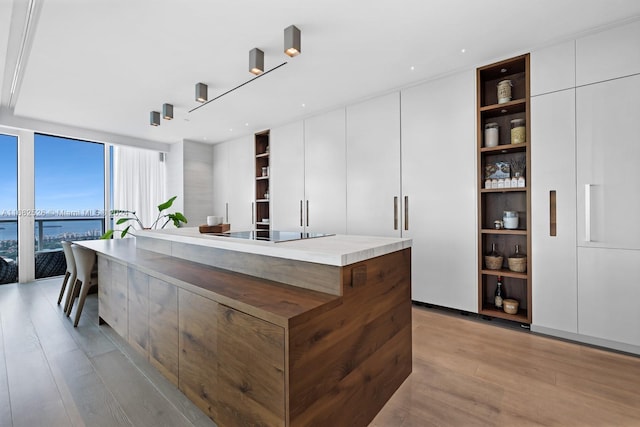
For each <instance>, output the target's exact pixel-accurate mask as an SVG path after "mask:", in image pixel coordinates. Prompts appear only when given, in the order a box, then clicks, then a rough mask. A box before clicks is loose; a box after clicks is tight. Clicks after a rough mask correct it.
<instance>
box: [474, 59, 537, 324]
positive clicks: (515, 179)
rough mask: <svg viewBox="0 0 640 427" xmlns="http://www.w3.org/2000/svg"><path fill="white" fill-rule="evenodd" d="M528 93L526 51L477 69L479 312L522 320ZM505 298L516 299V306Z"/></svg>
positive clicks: (526, 275)
mask: <svg viewBox="0 0 640 427" xmlns="http://www.w3.org/2000/svg"><path fill="white" fill-rule="evenodd" d="M529 93H530V91H529V54H526V55H522V56H518V57H516V58H511V59H508V60H505V61H501V62H498V63H495V64H491V65H487V66H485V67H481V68H478V69H477V126H478V129H477V135H478V215H479V218H478V257H479V264H478V265H479V271H478V312H479V313H480V314H482V315H485V316H491V317H499V318H503V319H507V320H512V321H515V322H520V323H526V324H530V323H531V313H532V311H531V183H530V181H529V179H528V171H530V170H531V167H530V166H531V134H530V130H529V129H530V126H529V123H530V100H529ZM516 251H517V254H516ZM525 257H526V259H525ZM498 281H500V283H501V286H500V294H501V295H499V296H498V297H497V296H496V290H497V288H498ZM505 299H506V300H515V301H516V302H517V311H515V312H514V308H513V305H514V304H515V303H514V302H512V301H509V304H504V303H503V302H502V301H503V300H505ZM501 305H502V306H501Z"/></svg>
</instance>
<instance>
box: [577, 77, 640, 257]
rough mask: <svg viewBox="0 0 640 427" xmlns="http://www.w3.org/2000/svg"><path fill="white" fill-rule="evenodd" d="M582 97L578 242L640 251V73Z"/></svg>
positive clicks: (587, 90)
mask: <svg viewBox="0 0 640 427" xmlns="http://www.w3.org/2000/svg"><path fill="white" fill-rule="evenodd" d="M576 97H577V103H576V105H577V118H578V122H577V139H578V160H577V164H578V171H577V172H578V245H579V246H586V247H604V248H621V249H636V250H640V221H639V220H638V218H640V167H639V165H640V136H639V135H640V133H639V132H638V118H640V75H636V76H632V77H626V78H622V79H616V80H611V81H607V82H603V83H599V84H594V85H589V86H585V87H580V88H578V89H577V93H576Z"/></svg>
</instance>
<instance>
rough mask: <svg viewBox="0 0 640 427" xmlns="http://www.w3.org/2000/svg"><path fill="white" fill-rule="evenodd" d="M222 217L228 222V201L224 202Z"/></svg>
mask: <svg viewBox="0 0 640 427" xmlns="http://www.w3.org/2000/svg"><path fill="white" fill-rule="evenodd" d="M224 217H225V221H224V222H225V223H227V224H229V202H227V203H225V204H224Z"/></svg>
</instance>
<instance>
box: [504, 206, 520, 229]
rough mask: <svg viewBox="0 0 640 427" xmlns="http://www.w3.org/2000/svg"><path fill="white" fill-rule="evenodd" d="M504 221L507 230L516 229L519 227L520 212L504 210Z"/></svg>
mask: <svg viewBox="0 0 640 427" xmlns="http://www.w3.org/2000/svg"><path fill="white" fill-rule="evenodd" d="M502 222H503V223H504V228H506V229H507V230H515V229H517V228H518V212H516V211H504V212H503V214H502Z"/></svg>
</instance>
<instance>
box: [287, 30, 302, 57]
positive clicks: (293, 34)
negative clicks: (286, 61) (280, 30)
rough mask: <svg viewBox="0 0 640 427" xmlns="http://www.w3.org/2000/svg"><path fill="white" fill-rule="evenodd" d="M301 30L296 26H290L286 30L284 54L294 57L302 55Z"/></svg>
mask: <svg viewBox="0 0 640 427" xmlns="http://www.w3.org/2000/svg"><path fill="white" fill-rule="evenodd" d="M300 52H302V49H301V47H300V29H299V28H298V27H296V26H295V25H290V26H288V27H287V28H285V29H284V53H286V54H287V55H288V56H291V57H294V56H298V55H300Z"/></svg>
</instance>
